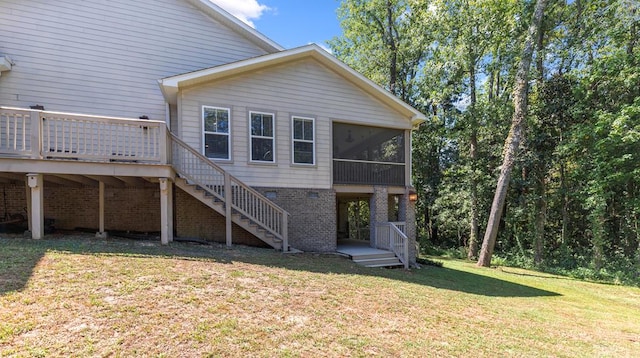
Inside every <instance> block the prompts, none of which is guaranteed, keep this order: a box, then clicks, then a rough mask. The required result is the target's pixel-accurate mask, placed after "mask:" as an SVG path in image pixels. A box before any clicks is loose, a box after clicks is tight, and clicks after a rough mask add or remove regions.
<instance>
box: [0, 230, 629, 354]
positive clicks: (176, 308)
mask: <svg viewBox="0 0 640 358" xmlns="http://www.w3.org/2000/svg"><path fill="white" fill-rule="evenodd" d="M639 354H640V289H638V288H632V287H621V286H613V285H603V284H594V283H588V282H582V281H577V280H573V279H568V278H564V277H559V276H552V275H547V274H541V273H537V272H533V271H526V270H520V269H514V268H506V267H501V268H497V269H480V268H476V267H475V266H474V265H473V264H472V263H467V262H462V261H453V260H447V261H445V262H444V267H443V268H436V267H431V266H427V267H424V268H422V269H419V270H417V269H416V270H411V271H405V270H401V269H396V270H388V269H371V268H364V267H360V266H357V265H355V264H353V263H352V262H351V261H349V260H347V259H345V258H342V257H338V256H333V255H315V254H299V255H283V254H280V253H277V252H275V251H272V250H268V249H257V248H248V247H242V246H237V247H234V248H233V249H231V250H228V249H225V248H223V247H220V246H200V245H196V244H186V243H172V244H171V245H170V246H168V247H162V246H160V245H159V243H156V242H148V241H131V240H123V239H107V240H98V239H94V238H90V237H88V236H85V237H78V236H75V237H69V236H55V237H49V238H47V239H45V240H41V241H33V240H25V239H20V238H10V237H7V236H6V235H5V236H0V356H17V357H25V356H26V357H29V356H42V357H49V356H113V357H119V356H122V357H129V356H151V357H156V356H157V357H162V356H166V357H176V356H189V357H201V356H243V357H245V356H248V357H260V356H262V357H274V356H276V357H280V356H284V357H297V356H301V357H316V356H335V357H344V356H356V357H358V356H375V355H378V356H394V357H400V356H403V357H411V356H413V357H424V356H437V357H442V356H465V357H471V356H472V357H481V356H484V357H498V356H535V357H539V356H554V357H584V356H609V357H625V356H628V357H631V356H638V355H639Z"/></svg>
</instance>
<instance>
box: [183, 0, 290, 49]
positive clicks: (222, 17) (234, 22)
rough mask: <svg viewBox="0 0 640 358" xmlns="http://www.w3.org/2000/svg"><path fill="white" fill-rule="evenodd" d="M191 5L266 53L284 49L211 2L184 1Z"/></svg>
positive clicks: (207, 0)
mask: <svg viewBox="0 0 640 358" xmlns="http://www.w3.org/2000/svg"><path fill="white" fill-rule="evenodd" d="M186 1H187V2H188V3H190V4H191V5H193V6H195V7H196V8H197V9H198V10H200V11H202V12H203V13H205V14H206V15H208V16H210V17H212V18H213V19H215V20H217V21H219V22H221V23H222V24H224V25H225V26H227V27H228V28H230V29H231V30H233V31H235V32H238V33H240V34H242V35H244V36H245V37H247V38H248V39H249V40H251V41H252V42H254V43H256V44H257V45H258V46H260V47H262V48H264V50H265V51H267V52H277V51H282V50H284V47H282V46H280V45H278V44H277V43H276V42H275V41H273V40H271V39H270V38H268V37H266V36H265V35H263V34H261V33H260V32H258V31H257V30H256V29H254V28H253V27H251V26H249V25H247V24H245V23H244V22H242V21H240V20H239V19H238V18H237V17H235V16H233V15H231V14H230V13H228V12H227V11H226V10H224V9H223V8H221V7H220V6H218V5H216V4H214V3H212V2H211V0H186Z"/></svg>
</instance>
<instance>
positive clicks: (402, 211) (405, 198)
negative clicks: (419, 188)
mask: <svg viewBox="0 0 640 358" xmlns="http://www.w3.org/2000/svg"><path fill="white" fill-rule="evenodd" d="M398 219H399V221H404V222H405V225H406V226H405V234H406V235H407V238H409V263H410V264H415V263H416V257H417V254H418V252H417V251H418V250H417V245H416V203H415V202H412V201H411V200H409V189H406V190H405V193H404V195H401V196H400V200H399V203H398Z"/></svg>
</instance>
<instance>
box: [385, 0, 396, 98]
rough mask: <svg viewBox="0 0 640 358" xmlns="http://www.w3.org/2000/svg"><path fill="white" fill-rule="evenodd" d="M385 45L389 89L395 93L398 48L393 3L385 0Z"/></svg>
mask: <svg viewBox="0 0 640 358" xmlns="http://www.w3.org/2000/svg"><path fill="white" fill-rule="evenodd" d="M387 32H388V33H387V46H389V51H391V57H390V60H389V91H390V92H391V93H393V94H395V95H397V94H398V93H397V90H398V50H397V47H396V41H395V37H394V31H393V4H392V3H391V0H387Z"/></svg>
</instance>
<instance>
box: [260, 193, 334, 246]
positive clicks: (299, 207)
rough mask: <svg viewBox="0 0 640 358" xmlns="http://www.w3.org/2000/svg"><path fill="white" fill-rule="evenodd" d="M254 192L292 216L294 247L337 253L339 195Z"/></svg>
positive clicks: (290, 226) (290, 222) (291, 243)
mask: <svg viewBox="0 0 640 358" xmlns="http://www.w3.org/2000/svg"><path fill="white" fill-rule="evenodd" d="M255 189H256V190H258V191H259V192H261V193H262V194H264V195H266V196H267V197H270V199H271V200H273V202H275V203H276V204H278V205H279V206H281V207H282V208H284V209H285V210H286V211H288V212H289V214H291V216H290V217H289V226H288V227H289V245H290V246H291V247H293V248H296V249H299V250H302V251H314V252H333V251H335V250H336V244H337V238H336V236H337V223H336V221H337V212H336V193H335V192H334V191H333V190H326V189H325V190H321V189H289V188H255ZM274 195H275V197H273V196H274Z"/></svg>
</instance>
